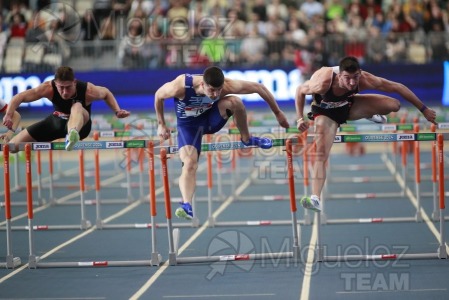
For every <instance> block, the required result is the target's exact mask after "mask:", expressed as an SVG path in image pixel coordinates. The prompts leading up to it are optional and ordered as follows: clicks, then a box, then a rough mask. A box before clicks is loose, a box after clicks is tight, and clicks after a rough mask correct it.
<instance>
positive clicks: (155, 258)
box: [150, 252, 162, 266]
mask: <svg viewBox="0 0 449 300" xmlns="http://www.w3.org/2000/svg"><path fill="white" fill-rule="evenodd" d="M150 262H151V265H152V266H160V265H161V263H162V255H160V254H159V253H157V252H153V253H151V260H150Z"/></svg>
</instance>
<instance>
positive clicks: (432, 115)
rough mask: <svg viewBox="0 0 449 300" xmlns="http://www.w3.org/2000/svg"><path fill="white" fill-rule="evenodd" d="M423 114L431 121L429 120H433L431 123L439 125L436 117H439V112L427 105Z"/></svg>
mask: <svg viewBox="0 0 449 300" xmlns="http://www.w3.org/2000/svg"><path fill="white" fill-rule="evenodd" d="M422 114H423V115H424V117H425V118H426V119H427V121H429V122H431V123H433V124H435V125H438V124H437V122H436V121H435V119H436V118H437V113H436V112H435V111H434V110H433V109H431V108H428V107H427V108H426V109H425V110H424V111H423V112H422Z"/></svg>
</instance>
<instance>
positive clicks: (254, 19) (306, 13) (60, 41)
mask: <svg viewBox="0 0 449 300" xmlns="http://www.w3.org/2000/svg"><path fill="white" fill-rule="evenodd" d="M0 9H1V15H0V21H1V28H0V67H1V69H0V70H1V71H2V72H26V71H38V70H43V71H45V70H46V69H45V68H47V69H48V68H53V67H54V66H57V65H60V64H70V63H72V64H74V67H75V68H77V66H78V67H82V64H81V62H85V65H86V66H85V67H86V68H89V67H90V68H93V67H96V68H98V67H100V68H102V69H108V68H109V69H149V68H150V69H154V68H161V67H170V68H179V67H186V66H187V67H196V66H204V65H208V64H211V63H213V64H217V65H221V66H223V67H229V66H242V67H249V66H251V67H252V66H266V67H273V66H276V67H289V66H296V67H298V68H300V69H301V71H302V72H303V74H311V73H312V72H313V71H314V70H316V69H317V68H319V67H321V66H323V65H335V64H337V63H338V60H339V59H340V58H341V57H342V56H345V55H352V56H356V57H357V58H359V59H360V61H361V62H362V63H363V64H378V63H414V64H423V63H429V62H437V61H443V60H447V59H449V51H448V49H449V38H448V37H449V17H448V16H449V1H438V0H383V1H382V0H321V1H319V0H296V1H295V0H246V1H245V0H65V1H52V0H26V1H24V0H9V1H8V0H3V1H1V2H0ZM21 40H23V43H21V42H20V41H21ZM9 46H14V47H16V48H15V50H17V49H20V48H21V47H22V49H23V51H22V52H21V54H20V55H21V56H20V59H21V62H20V66H15V65H14V64H12V63H11V62H10V59H11V57H12V56H10V55H12V54H11V53H10V52H12V50H11V51H8V47H9ZM19 52H20V51H19ZM36 53H38V55H37V57H36ZM103 57H108V58H109V60H102V58H103ZM77 59H78V60H77ZM17 60H18V59H17ZM11 61H12V60H11ZM86 61H87V62H86ZM89 61H90V62H89ZM96 61H100V62H101V66H99V65H98V63H95V62H96ZM45 66H46V67H45Z"/></svg>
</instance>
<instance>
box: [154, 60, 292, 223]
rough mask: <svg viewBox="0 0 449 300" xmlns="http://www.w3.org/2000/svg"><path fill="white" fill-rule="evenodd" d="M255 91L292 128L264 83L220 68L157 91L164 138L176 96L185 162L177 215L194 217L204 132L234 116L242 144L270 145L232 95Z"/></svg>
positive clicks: (183, 78)
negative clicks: (167, 109)
mask: <svg viewBox="0 0 449 300" xmlns="http://www.w3.org/2000/svg"><path fill="white" fill-rule="evenodd" d="M252 93H257V94H259V95H260V96H261V97H262V99H264V100H265V101H266V102H267V103H268V105H269V106H270V108H271V110H272V111H273V113H274V115H275V116H276V119H277V121H278V122H279V124H280V125H281V126H282V127H284V128H288V127H289V124H288V121H287V118H286V117H285V115H284V113H283V112H282V111H281V110H280V109H279V106H278V105H277V103H276V100H275V99H274V97H273V95H272V94H271V93H270V92H269V91H268V89H267V88H266V87H265V86H263V85H262V84H260V83H257V82H250V81H244V80H232V79H229V78H225V77H224V75H223V71H222V70H221V69H220V68H218V67H209V68H207V69H206V70H205V71H204V73H203V74H202V75H191V74H183V75H180V76H178V77H177V78H176V79H174V80H173V81H170V82H167V83H165V84H164V85H163V86H162V87H160V88H159V90H157V92H156V94H155V104H154V106H155V110H156V115H157V119H158V124H159V125H158V130H157V133H158V136H159V137H160V138H161V139H164V140H166V139H168V138H169V137H170V129H169V128H167V126H166V124H165V118H164V100H165V99H168V98H175V106H176V116H177V129H178V148H179V156H180V159H181V161H182V171H181V177H180V178H179V188H180V190H181V195H182V199H183V203H182V204H181V207H179V208H178V209H177V210H176V213H175V214H176V216H178V217H181V218H185V219H192V218H193V212H192V206H191V203H192V198H193V195H194V193H195V187H196V171H197V168H198V158H199V155H200V152H201V140H202V136H203V135H204V134H210V133H215V132H217V131H219V130H220V129H221V128H223V126H224V125H225V124H226V122H227V120H228V119H229V117H231V116H233V117H234V121H235V124H236V126H237V128H238V129H239V131H240V134H241V138H242V143H243V144H245V145H247V146H250V145H253V146H258V147H260V148H263V149H268V148H271V146H272V141H271V140H270V139H268V138H259V137H255V136H250V134H249V131H248V124H247V120H246V110H245V106H244V105H243V102H242V100H241V99H240V98H239V97H237V96H235V95H230V94H252Z"/></svg>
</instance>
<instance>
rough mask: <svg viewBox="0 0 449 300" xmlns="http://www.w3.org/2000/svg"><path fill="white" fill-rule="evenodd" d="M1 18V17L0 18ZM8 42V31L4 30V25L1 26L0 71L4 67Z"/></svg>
mask: <svg viewBox="0 0 449 300" xmlns="http://www.w3.org/2000/svg"><path fill="white" fill-rule="evenodd" d="M0 20H1V18H0ZM7 42H8V32H7V31H4V30H3V28H2V27H0V71H1V70H2V67H3V57H4V54H5V53H4V52H5V49H6V44H7Z"/></svg>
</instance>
